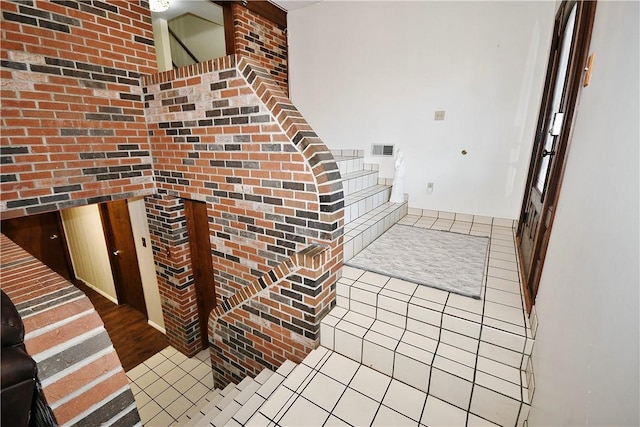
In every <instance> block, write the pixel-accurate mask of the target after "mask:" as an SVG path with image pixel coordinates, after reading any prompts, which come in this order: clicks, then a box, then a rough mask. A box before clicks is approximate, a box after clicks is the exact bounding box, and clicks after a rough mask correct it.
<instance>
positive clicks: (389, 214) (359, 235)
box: [332, 150, 408, 262]
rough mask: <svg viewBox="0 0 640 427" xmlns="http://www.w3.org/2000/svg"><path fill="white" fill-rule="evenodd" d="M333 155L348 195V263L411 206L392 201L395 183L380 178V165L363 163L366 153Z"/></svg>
mask: <svg viewBox="0 0 640 427" xmlns="http://www.w3.org/2000/svg"><path fill="white" fill-rule="evenodd" d="M332 152H333V155H334V157H335V159H336V164H337V165H338V169H339V170H340V174H341V176H342V186H343V191H344V194H345V201H344V203H345V207H344V222H345V228H344V230H345V238H344V261H345V262H346V261H348V260H349V259H351V258H352V257H353V256H355V255H356V254H357V253H358V252H360V251H361V250H362V249H364V248H365V247H367V246H368V245H369V243H371V242H373V241H374V240H375V239H377V238H378V237H380V236H381V235H382V234H383V233H384V232H385V231H387V230H388V229H389V228H390V227H391V226H392V225H393V224H395V223H396V222H398V221H399V220H400V219H401V218H402V217H404V216H405V215H406V214H407V211H408V204H407V202H405V203H400V204H396V203H390V202H389V197H390V196H391V185H392V182H393V180H392V179H385V178H380V177H379V176H378V169H379V165H376V164H367V163H364V160H363V156H364V151H362V150H334V151H332Z"/></svg>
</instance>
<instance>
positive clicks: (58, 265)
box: [2, 211, 75, 281]
mask: <svg viewBox="0 0 640 427" xmlns="http://www.w3.org/2000/svg"><path fill="white" fill-rule="evenodd" d="M2 233H3V234H4V235H5V236H7V237H8V238H10V239H11V240H13V241H14V242H16V243H17V244H18V245H19V246H21V247H22V248H23V249H24V250H26V251H27V252H29V253H30V254H31V255H33V256H34V257H36V258H38V259H39V260H40V261H42V263H43V264H45V265H47V266H48V267H49V268H51V269H52V270H53V271H55V272H56V273H58V274H59V275H61V276H62V277H64V278H65V279H67V280H69V281H73V280H75V275H74V273H73V267H72V266H71V256H70V255H69V248H68V247H67V239H66V238H65V236H64V228H63V227H62V219H61V218H60V212H58V211H55V212H47V213H42V214H37V215H29V216H23V217H19V218H11V219H5V220H3V221H2Z"/></svg>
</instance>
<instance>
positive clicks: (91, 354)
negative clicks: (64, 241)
mask: <svg viewBox="0 0 640 427" xmlns="http://www.w3.org/2000/svg"><path fill="white" fill-rule="evenodd" d="M0 251H1V252H2V262H1V263H0V274H1V275H2V282H1V283H0V284H1V285H2V290H3V291H4V292H5V293H6V294H7V295H8V296H9V298H10V299H11V301H12V302H13V303H14V305H15V306H16V308H17V309H18V313H19V314H20V316H21V317H22V320H23V322H24V326H25V332H26V334H25V346H26V348H27V352H28V353H29V354H30V355H31V357H33V359H34V360H35V361H36V362H37V365H38V377H39V379H40V381H41V382H42V387H43V390H44V394H45V397H46V399H47V403H48V404H49V406H51V408H52V409H53V412H54V414H55V416H56V419H57V421H58V423H59V424H60V425H101V424H103V423H104V424H109V425H111V424H112V423H114V424H115V425H121V426H133V425H136V424H138V425H139V422H140V417H139V415H138V410H137V408H136V405H135V401H134V399H133V393H132V392H131V389H130V387H129V382H128V380H127V377H126V375H125V373H124V371H123V370H122V365H121V364H120V359H119V358H118V355H117V354H116V352H115V350H114V349H113V346H112V344H111V339H109V335H108V334H107V331H106V330H105V329H104V324H103V323H102V320H101V319H100V316H99V315H98V313H97V312H96V311H95V310H94V308H93V305H92V304H91V301H89V299H88V298H87V297H86V296H85V295H84V294H83V293H82V292H81V291H80V290H78V289H77V288H76V287H75V286H73V285H72V284H71V283H69V282H67V281H66V280H65V279H64V278H63V277H62V276H60V275H58V274H56V273H55V272H53V271H52V270H51V269H49V268H48V267H46V266H45V265H43V264H42V263H41V262H40V261H39V260H37V259H36V258H34V257H33V256H31V255H30V254H28V253H27V252H25V251H24V250H23V249H22V248H20V247H19V246H17V245H16V244H15V243H13V242H12V241H11V240H9V238H7V237H6V236H5V235H4V234H0Z"/></svg>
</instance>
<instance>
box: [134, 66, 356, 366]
mask: <svg viewBox="0 0 640 427" xmlns="http://www.w3.org/2000/svg"><path fill="white" fill-rule="evenodd" d="M143 82H144V83H145V88H144V90H145V100H146V102H147V109H146V111H147V121H148V124H149V130H150V139H151V145H152V151H153V154H154V161H155V164H154V172H155V175H156V182H157V187H158V193H159V194H161V195H162V197H163V198H164V200H165V205H166V206H172V205H171V203H170V202H169V201H168V200H169V199H170V198H171V197H173V198H175V199H176V201H175V205H173V206H178V205H179V202H178V201H177V200H178V199H179V198H191V199H198V200H203V201H206V202H207V204H208V209H209V234H210V240H211V248H212V259H213V261H212V262H213V267H214V272H215V281H216V291H217V294H218V296H219V297H222V298H230V297H233V296H234V295H235V294H236V293H238V292H243V291H245V290H246V288H247V287H248V286H251V285H252V284H255V281H256V280H258V279H259V278H260V277H263V276H264V275H265V274H269V272H271V271H272V269H274V268H275V267H278V266H279V265H280V264H281V263H283V262H285V261H287V260H288V259H290V257H291V256H295V255H296V254H297V253H299V252H300V251H303V250H305V249H306V248H307V247H308V246H309V245H311V244H319V245H322V246H324V247H326V254H325V255H323V256H324V257H325V260H326V262H324V263H323V265H322V266H321V267H320V269H319V270H317V271H313V272H306V273H305V275H304V276H302V275H298V276H295V277H288V276H287V277H283V278H282V279H285V278H286V279H287V280H288V282H287V281H285V282H286V284H283V285H281V287H282V289H284V291H283V292H282V293H280V291H276V292H275V293H273V294H274V295H276V296H277V295H279V296H278V298H280V299H283V300H285V299H286V301H287V302H286V303H284V305H286V306H287V307H289V309H288V311H287V312H286V318H277V317H276V316H273V314H272V313H271V308H269V305H268V304H262V307H263V308H261V309H258V311H257V312H258V314H257V315H258V316H262V318H263V319H266V320H265V321H267V322H270V323H273V324H274V325H273V326H270V327H265V330H276V329H278V328H283V329H284V330H287V334H289V338H290V339H294V337H298V338H295V339H301V340H303V341H304V340H307V341H304V342H305V344H304V345H303V346H302V348H301V349H297V352H293V351H287V352H285V353H283V354H286V355H291V356H295V357H296V358H297V357H300V355H301V353H302V352H304V350H303V349H307V350H308V351H309V350H310V349H311V348H313V346H314V345H317V343H318V330H319V321H320V318H321V316H322V315H323V313H324V312H326V310H328V308H329V307H330V306H331V304H332V302H333V301H334V300H335V291H334V290H333V288H332V285H333V284H334V283H335V281H336V277H337V274H338V271H339V269H340V266H341V259H342V231H343V225H344V224H343V212H342V208H343V206H344V202H343V192H342V185H341V183H340V174H339V172H338V169H337V166H336V164H335V161H334V159H333V156H332V155H331V153H330V151H329V150H328V149H327V147H326V146H325V145H324V144H323V143H322V141H321V140H320V139H319V138H318V137H317V136H316V135H315V133H314V132H313V130H312V129H311V128H310V127H309V125H308V124H307V123H306V121H305V120H304V118H302V116H301V115H300V113H299V112H298V111H297V110H296V108H295V107H294V106H293V105H292V104H291V101H290V100H289V99H288V98H287V97H286V95H285V94H284V91H283V90H282V88H281V87H280V86H279V85H278V84H277V83H276V82H275V81H274V80H273V79H272V78H271V75H270V73H268V72H267V71H266V70H265V69H264V68H262V67H261V66H260V65H259V64H258V63H256V62H254V61H253V60H250V59H248V58H243V57H236V56H229V57H226V58H220V59H217V60H212V61H208V62H205V63H202V64H198V65H194V66H190V67H184V68H182V69H179V70H171V71H167V72H164V73H159V74H155V75H151V76H145V77H144V78H143ZM159 206H161V204H159V203H155V204H154V208H157V207H159ZM165 216H166V215H165ZM158 226H159V227H158V228H161V227H165V231H155V232H154V233H156V234H157V235H158V236H161V235H162V234H163V233H164V234H167V233H169V232H170V229H169V228H168V227H169V224H168V223H158ZM182 230H183V233H184V228H182ZM174 240H175V241H176V242H181V240H180V239H179V238H176V239H174ZM170 241H171V239H167V238H165V239H164V245H167V244H170ZM179 244H180V245H184V242H181V243H179ZM154 246H155V243H154ZM158 251H161V252H165V253H167V252H170V250H168V249H167V248H165V247H163V246H162V245H160V244H158ZM156 262H157V263H159V265H158V268H159V269H160V270H171V268H173V267H172V265H171V264H170V263H166V264H165V263H163V261H162V256H161V254H158V255H157V256H156ZM186 274H189V273H188V272H187V273H186ZM271 274H275V273H274V272H272V273H271ZM320 279H321V280H320ZM311 282H313V284H311ZM160 286H161V288H162V287H165V288H167V289H164V290H162V291H161V293H162V295H163V300H164V299H165V298H166V299H167V301H165V302H164V303H163V305H164V309H165V310H167V311H176V312H178V311H180V312H186V311H188V310H190V308H191V307H192V306H195V301H194V300H190V299H188V298H182V299H180V301H178V295H177V294H176V292H175V291H176V286H173V285H171V284H170V283H169V282H168V281H162V283H161V284H160ZM179 286H180V287H181V289H182V291H183V292H187V289H189V288H193V284H192V283H191V282H189V280H186V281H180V285H179ZM169 288H171V289H169ZM269 295H271V294H269ZM263 299H264V296H261V297H260V300H263ZM223 304H224V302H223ZM272 305H275V307H273V308H276V309H278V310H279V309H280V306H281V302H276V300H274V301H273V303H272ZM283 313H284V311H283ZM165 316H167V312H165ZM176 317H178V316H176ZM283 317H284V316H283ZM281 332H282V331H281ZM191 339H193V340H197V338H196V337H195V335H194V336H191ZM274 339H275V337H274ZM209 340H210V342H211V340H212V337H211V336H210V337H209ZM288 348H290V346H289V347H288ZM254 350H255V349H254ZM298 350H299V351H298ZM214 353H215V351H214ZM224 356H225V357H220V359H224V358H227V359H229V358H230V357H231V355H230V352H228V353H227V354H225V355H224ZM257 359H260V360H262V361H265V362H267V363H264V364H263V365H262V366H266V367H271V366H273V364H274V363H275V361H276V360H279V361H282V359H281V358H280V359H276V358H274V356H273V355H272V354H269V355H266V354H263V355H262V356H259V357H257ZM245 368H246V366H245ZM247 372H252V373H254V372H255V369H252V370H248V369H247Z"/></svg>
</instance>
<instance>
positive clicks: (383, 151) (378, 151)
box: [371, 144, 394, 157]
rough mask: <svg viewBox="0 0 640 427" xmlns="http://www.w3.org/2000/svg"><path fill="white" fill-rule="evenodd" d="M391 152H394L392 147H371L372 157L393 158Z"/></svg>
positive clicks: (378, 145)
mask: <svg viewBox="0 0 640 427" xmlns="http://www.w3.org/2000/svg"><path fill="white" fill-rule="evenodd" d="M393 151H394V146H393V145H383V144H373V145H372V146H371V155H372V156H387V157H393Z"/></svg>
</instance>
